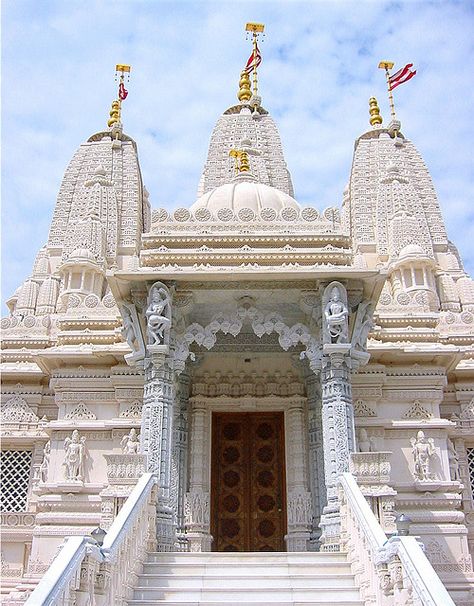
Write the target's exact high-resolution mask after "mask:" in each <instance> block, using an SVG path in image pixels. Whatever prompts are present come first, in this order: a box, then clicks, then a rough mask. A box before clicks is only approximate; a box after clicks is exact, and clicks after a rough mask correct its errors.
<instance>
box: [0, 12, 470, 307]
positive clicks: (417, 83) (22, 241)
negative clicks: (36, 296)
mask: <svg viewBox="0 0 474 606" xmlns="http://www.w3.org/2000/svg"><path fill="white" fill-rule="evenodd" d="M248 20H255V21H262V22H264V23H265V24H266V32H267V34H266V39H265V41H264V42H262V44H261V49H262V53H263V55H264V63H263V64H262V68H261V71H260V74H261V79H260V80H261V92H262V95H263V99H264V105H265V107H266V108H267V109H269V111H270V112H271V113H272V115H273V116H274V117H275V119H276V121H277V124H278V126H279V129H280V134H281V138H282V142H283V146H284V150H285V155H286V159H287V162H288V166H289V168H290V170H291V172H292V176H293V182H294V185H295V191H296V195H297V197H298V198H299V199H300V200H301V201H302V202H305V203H314V204H315V205H316V206H318V207H319V208H324V207H325V206H328V205H330V204H335V203H338V202H339V201H340V200H341V196H342V189H343V187H344V185H345V183H346V182H347V180H348V177H349V171H350V163H351V157H352V150H353V141H354V139H355V138H356V137H357V136H358V135H359V134H360V133H362V132H363V131H364V130H366V128H367V127H368V121H367V118H368V107H367V100H368V97H369V96H371V95H372V94H375V95H376V96H377V97H378V98H379V102H380V105H381V108H382V113H383V115H384V117H385V119H388V117H389V111H388V103H387V100H386V90H385V82H384V76H383V73H382V72H381V71H380V70H378V69H377V64H378V61H379V60H380V59H383V58H387V59H392V60H394V61H395V62H396V64H397V65H403V64H405V63H407V62H409V61H413V62H414V63H415V65H416V67H417V69H418V74H417V76H416V78H415V79H414V80H412V81H411V82H410V83H409V84H407V85H406V86H403V87H400V88H399V89H397V91H395V95H396V102H397V109H398V115H399V117H400V118H401V120H402V124H403V131H404V133H405V135H406V136H407V137H408V138H410V139H411V140H412V141H413V142H414V143H415V145H416V146H417V147H418V149H419V150H420V151H421V153H422V155H423V157H424V160H425V162H426V164H427V166H428V168H429V169H430V171H431V173H432V175H433V180H434V183H435V187H436V189H437V192H438V196H439V200H440V204H441V206H442V209H443V213H444V217H445V220H446V224H447V227H448V232H449V234H450V236H451V238H452V239H453V240H454V241H455V243H456V244H457V245H458V246H459V248H460V251H461V254H462V256H463V258H464V260H465V263H466V265H467V268H468V269H470V270H471V272H472V271H473V270H474V253H473V248H472V244H471V243H472V239H473V235H474V234H473V231H474V215H473V211H472V208H473V205H472V195H473V191H474V175H473V171H472V157H473V149H472V146H473V143H472V141H473V140H474V136H473V135H474V132H473V131H474V126H473V123H472V119H471V111H472V107H473V105H474V103H473V101H474V93H473V88H472V85H471V82H470V74H472V73H473V71H474V70H473V63H474V61H473V50H472V44H471V39H472V31H473V21H474V12H473V9H472V5H471V4H470V3H468V2H465V3H463V2H398V3H396V2H360V1H359V2H356V1H354V2H306V3H301V2H288V1H281V2H219V3H211V2H157V1H152V0H149V1H144V0H141V1H140V0H135V1H132V0H122V1H118V0H115V1H112V0H109V1H107V2H105V1H100V0H97V1H91V0H82V1H80V0H70V1H69V2H61V1H59V0H58V1H49V0H44V1H42V2H37V1H34V0H27V1H24V0H17V1H15V2H14V1H13V0H10V1H9V2H5V3H4V5H3V30H4V31H3V44H4V50H3V99H2V101H3V113H4V120H3V209H2V212H3V217H4V218H3V231H4V236H3V251H4V252H3V264H2V266H3V278H4V289H3V293H4V297H3V298H4V299H5V298H6V297H7V296H8V295H9V294H11V292H13V290H14V289H15V288H16V287H17V286H18V284H19V283H20V282H21V281H22V280H23V279H25V278H26V277H27V276H28V275H29V273H30V271H31V267H32V263H33V260H34V257H35V254H36V252H37V250H38V249H39V247H40V246H41V245H42V244H43V243H44V242H45V240H46V238H47V232H48V226H49V221H50V219H51V215H52V209H53V206H54V199H55V196H56V194H57V191H58V189H59V185H60V180H61V177H62V174H63V173H64V170H65V168H66V166H67V163H68V162H69V160H70V158H71V156H72V154H73V152H74V149H75V148H76V147H77V146H78V145H79V144H80V143H81V142H82V141H84V140H86V139H87V138H88V136H89V135H90V134H92V133H93V132H96V131H98V130H100V129H101V128H103V127H104V126H105V123H106V119H107V115H108V110H109V106H110V102H111V100H112V99H113V97H114V93H115V86H116V85H115V83H114V81H113V69H114V66H115V63H117V62H122V61H123V62H129V63H131V64H132V66H133V72H132V80H131V82H130V85H129V87H128V88H129V91H130V94H129V97H128V99H127V101H126V103H125V104H124V111H123V116H124V123H125V128H126V131H127V133H128V134H130V135H131V136H132V137H133V138H134V139H135V140H136V141H137V143H138V146H139V154H140V160H141V165H142V172H143V176H144V180H145V184H146V186H147V189H148V190H149V191H150V196H151V201H152V203H153V205H154V206H155V207H157V206H161V205H166V206H170V207H172V206H177V205H188V204H191V203H192V202H193V201H194V199H195V192H196V188H197V184H198V180H199V177H200V172H201V169H202V166H203V163H204V161H205V157H206V154H207V146H208V142H209V137H210V134H211V130H212V128H213V125H214V123H215V121H216V120H217V118H218V116H219V114H220V113H221V112H222V111H223V110H224V109H225V108H226V107H228V106H229V105H231V104H233V103H234V102H235V93H236V90H237V83H238V77H239V71H240V69H241V67H242V65H243V64H244V62H245V61H246V59H247V57H248V55H249V52H250V45H249V42H246V41H245V35H244V33H243V26H244V24H245V22H246V21H248Z"/></svg>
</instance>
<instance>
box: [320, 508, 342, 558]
mask: <svg viewBox="0 0 474 606" xmlns="http://www.w3.org/2000/svg"><path fill="white" fill-rule="evenodd" d="M319 527H320V528H321V539H320V542H321V551H340V550H341V544H340V541H341V513H340V511H339V504H337V505H336V506H327V507H325V508H324V509H323V515H322V516H321V522H320V523H319Z"/></svg>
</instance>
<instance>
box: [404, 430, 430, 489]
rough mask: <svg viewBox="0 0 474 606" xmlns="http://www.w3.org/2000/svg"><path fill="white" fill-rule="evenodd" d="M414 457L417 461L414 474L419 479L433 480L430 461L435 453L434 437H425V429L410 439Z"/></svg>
mask: <svg viewBox="0 0 474 606" xmlns="http://www.w3.org/2000/svg"><path fill="white" fill-rule="evenodd" d="M410 443H411V448H412V453H413V459H414V462H415V469H414V472H413V473H414V476H415V478H416V479H417V480H432V479H433V474H432V473H431V472H430V461H431V458H432V456H433V455H434V453H435V447H434V442H433V438H428V440H427V439H426V438H425V434H424V432H423V431H421V430H420V431H419V432H418V433H417V434H416V438H411V439H410Z"/></svg>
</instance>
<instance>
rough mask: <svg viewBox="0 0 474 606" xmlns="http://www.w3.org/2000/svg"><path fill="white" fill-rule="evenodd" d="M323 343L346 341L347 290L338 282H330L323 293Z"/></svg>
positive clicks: (347, 332)
mask: <svg viewBox="0 0 474 606" xmlns="http://www.w3.org/2000/svg"><path fill="white" fill-rule="evenodd" d="M323 316H324V317H323V343H347V341H348V336H349V309H348V307H347V292H346V289H345V288H344V286H343V285H342V284H341V283H340V282H331V284H329V285H328V286H327V287H326V288H325V290H324V294H323Z"/></svg>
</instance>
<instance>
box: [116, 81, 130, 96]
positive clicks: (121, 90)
mask: <svg viewBox="0 0 474 606" xmlns="http://www.w3.org/2000/svg"><path fill="white" fill-rule="evenodd" d="M127 95H128V90H127V89H126V88H125V86H124V83H123V82H120V84H119V89H118V96H119V99H120V101H123V100H124V99H126V98H127Z"/></svg>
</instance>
